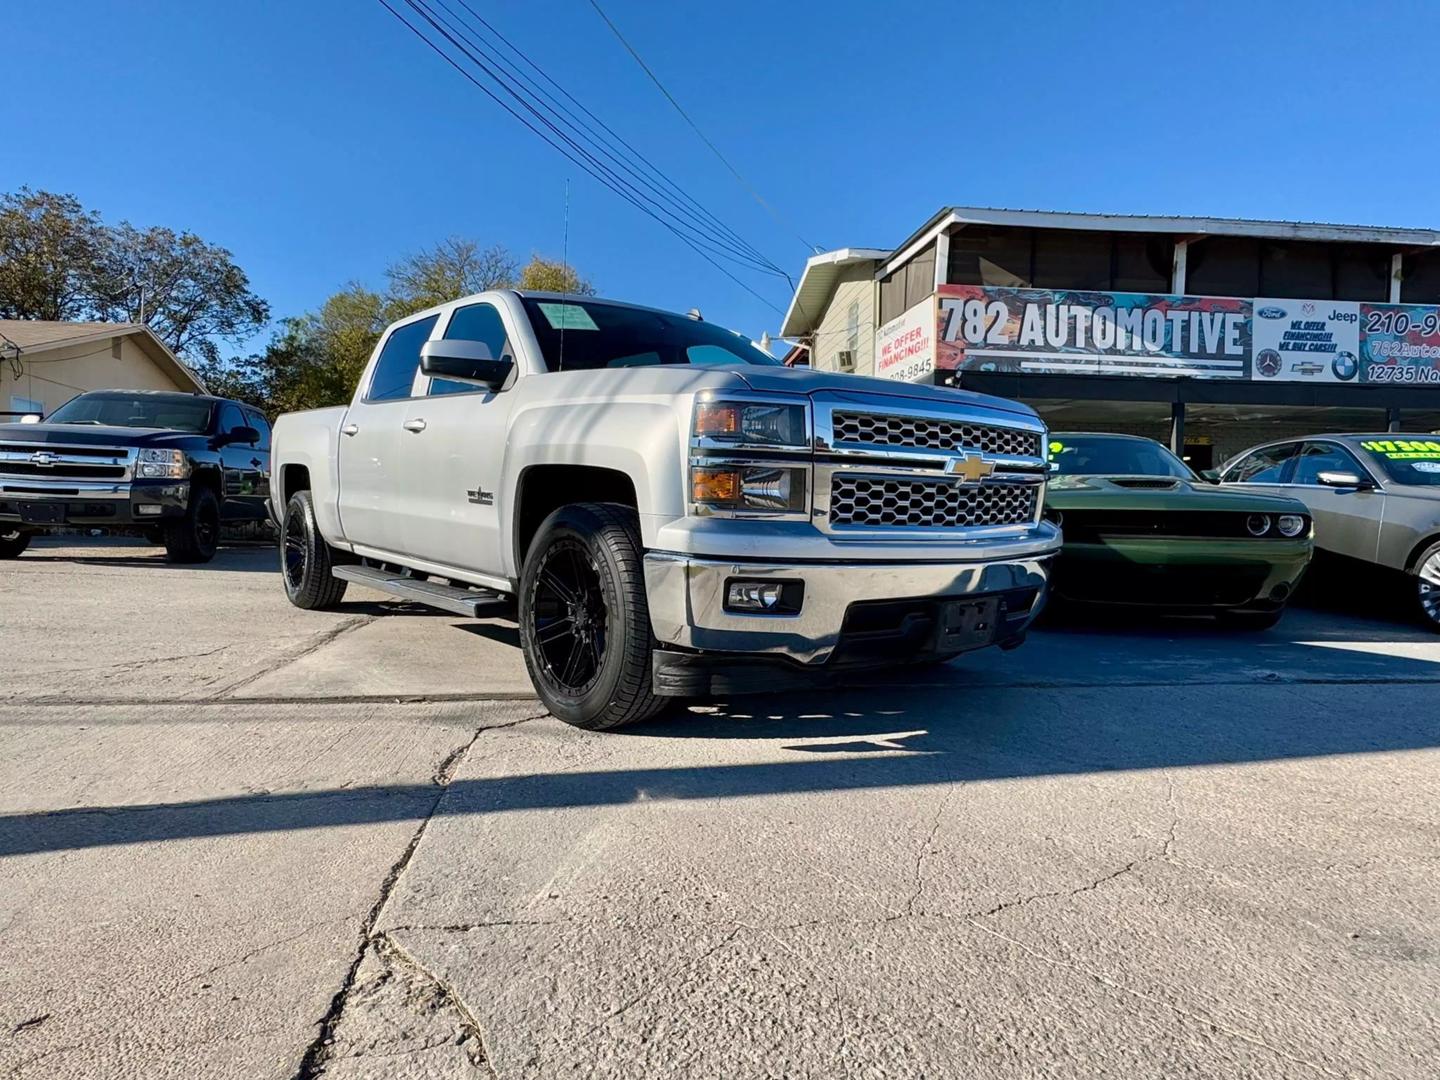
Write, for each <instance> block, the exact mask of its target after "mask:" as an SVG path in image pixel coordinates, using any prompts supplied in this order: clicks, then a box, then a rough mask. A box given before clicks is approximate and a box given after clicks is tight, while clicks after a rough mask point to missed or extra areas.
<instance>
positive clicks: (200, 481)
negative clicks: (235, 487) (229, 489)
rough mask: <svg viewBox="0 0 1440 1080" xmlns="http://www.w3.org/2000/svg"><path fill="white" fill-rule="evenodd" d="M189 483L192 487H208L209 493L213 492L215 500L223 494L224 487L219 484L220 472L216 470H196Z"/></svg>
mask: <svg viewBox="0 0 1440 1080" xmlns="http://www.w3.org/2000/svg"><path fill="white" fill-rule="evenodd" d="M190 483H191V485H192V486H199V487H208V488H209V489H210V490H211V491H213V492H215V497H216V498H217V499H218V498H220V497H221V496H222V495H223V493H224V487H223V485H222V484H221V483H220V470H218V469H213V468H199V469H196V470H195V473H194V475H193V476H192V477H191V480H190Z"/></svg>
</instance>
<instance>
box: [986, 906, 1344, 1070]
mask: <svg viewBox="0 0 1440 1080" xmlns="http://www.w3.org/2000/svg"><path fill="white" fill-rule="evenodd" d="M963 921H964V922H966V923H968V924H969V925H970V926H972V927H974V928H975V929H976V930H979V931H980V932H981V933H984V934H989V935H990V936H991V937H995V938H999V939H1000V940H1001V941H1004V942H1006V943H1007V944H1009V945H1011V946H1012V947H1014V948H1016V949H1019V950H1020V951H1021V952H1023V953H1024V954H1025V955H1026V956H1029V957H1031V958H1033V959H1035V960H1039V961H1040V962H1041V963H1043V964H1048V965H1049V966H1051V967H1059V968H1064V969H1065V970H1067V971H1072V972H1074V973H1076V974H1078V975H1085V976H1088V977H1089V978H1092V979H1094V980H1095V981H1096V982H1098V983H1100V984H1101V985H1102V986H1106V987H1108V988H1110V989H1111V990H1114V991H1115V992H1116V993H1120V994H1126V995H1128V996H1129V997H1133V998H1135V999H1136V1000H1138V1001H1143V1002H1146V1003H1147V1004H1150V1005H1153V1006H1156V1007H1158V1008H1161V1009H1168V1010H1169V1011H1170V1012H1173V1013H1175V1014H1176V1015H1178V1016H1183V1017H1185V1018H1186V1019H1188V1020H1194V1021H1196V1022H1197V1023H1201V1024H1206V1025H1208V1026H1209V1027H1210V1029H1211V1030H1212V1031H1215V1032H1218V1033H1220V1034H1222V1035H1226V1036H1228V1037H1230V1038H1232V1039H1239V1040H1240V1041H1242V1042H1246V1043H1249V1044H1250V1045H1251V1046H1255V1047H1258V1048H1260V1049H1262V1050H1266V1051H1268V1052H1270V1053H1272V1054H1275V1055H1276V1056H1278V1057H1282V1058H1284V1059H1285V1060H1286V1061H1289V1062H1292V1063H1293V1064H1296V1065H1303V1066H1304V1067H1305V1068H1308V1069H1313V1070H1315V1071H1316V1072H1318V1073H1320V1074H1322V1075H1324V1076H1332V1077H1336V1078H1337V1080H1338V1078H1340V1077H1341V1076H1343V1074H1341V1073H1337V1072H1334V1071H1333V1070H1331V1069H1328V1068H1326V1067H1325V1066H1324V1065H1322V1064H1320V1063H1319V1062H1316V1061H1311V1060H1309V1059H1307V1058H1302V1057H1300V1056H1298V1055H1296V1054H1292V1053H1290V1052H1289V1051H1287V1050H1283V1049H1281V1048H1280V1047H1278V1046H1273V1045H1271V1044H1270V1043H1268V1042H1266V1041H1265V1040H1264V1039H1262V1038H1261V1037H1260V1036H1259V1035H1256V1034H1255V1033H1254V1032H1251V1031H1245V1030H1244V1029H1242V1028H1236V1027H1231V1026H1229V1025H1227V1024H1223V1023H1221V1022H1220V1021H1219V1020H1217V1019H1216V1018H1215V1017H1213V1016H1210V1015H1208V1014H1206V1013H1203V1012H1199V1011H1197V1010H1194V1009H1187V1008H1185V1007H1184V1006H1182V1005H1177V1004H1176V1003H1175V1002H1173V1001H1166V1000H1164V999H1163V998H1157V997H1155V996H1154V995H1152V994H1146V993H1144V992H1143V991H1140V990H1136V989H1134V988H1133V987H1130V986H1125V985H1124V984H1122V983H1119V982H1116V981H1115V980H1114V979H1112V978H1110V977H1109V976H1108V975H1105V974H1104V973H1103V972H1100V971H1096V970H1095V969H1094V968H1089V967H1086V966H1084V965H1082V964H1075V963H1071V962H1070V961H1068V960H1065V959H1062V958H1060V957H1055V956H1050V955H1048V954H1046V953H1043V952H1040V951H1039V950H1038V949H1032V948H1031V947H1030V946H1029V945H1026V944H1025V943H1024V942H1023V941H1020V940H1019V939H1018V938H1014V937H1011V936H1010V935H1009V934H1005V933H1002V932H1001V931H999V930H996V929H995V928H994V927H992V926H987V925H986V924H985V923H982V922H979V921H978V920H976V919H974V918H965V919H964V920H963Z"/></svg>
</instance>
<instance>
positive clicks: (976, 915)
mask: <svg viewBox="0 0 1440 1080" xmlns="http://www.w3.org/2000/svg"><path fill="white" fill-rule="evenodd" d="M1142 861H1143V860H1139V859H1137V860H1133V861H1131V862H1128V863H1126V864H1125V865H1124V866H1122V867H1120V868H1119V869H1118V870H1112V871H1110V873H1108V874H1102V875H1101V876H1100V877H1098V878H1095V879H1094V880H1093V881H1088V882H1086V883H1085V884H1084V885H1081V886H1079V887H1077V888H1074V889H1053V890H1051V891H1050V892H1042V893H1034V894H1033V895H1030V896H1022V897H1020V898H1019V899H1017V900H1006V901H1004V902H1003V903H999V904H996V905H995V906H994V907H992V908H988V909H987V910H985V911H970V912H966V913H965V914H963V915H945V916H942V917H943V918H947V919H956V918H958V919H963V920H965V921H967V922H968V921H969V920H971V919H983V918H985V917H986V916H987V915H998V914H999V913H1000V912H1002V911H1009V910H1010V909H1011V908H1017V907H1024V906H1025V905H1026V904H1033V903H1035V901H1037V900H1050V899H1052V898H1054V897H1057V896H1064V897H1067V898H1068V897H1071V896H1079V895H1080V894H1081V893H1087V892H1094V891H1095V890H1096V889H1098V888H1099V887H1100V886H1101V885H1104V884H1105V883H1106V882H1107V881H1114V880H1115V879H1116V878H1118V877H1124V876H1125V875H1126V874H1128V873H1130V872H1131V871H1132V870H1134V869H1135V867H1137V866H1139V865H1140V863H1141V862H1142Z"/></svg>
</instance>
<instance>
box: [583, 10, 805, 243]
mask: <svg viewBox="0 0 1440 1080" xmlns="http://www.w3.org/2000/svg"><path fill="white" fill-rule="evenodd" d="M590 6H591V7H593V8H594V9H595V13H596V14H597V15H599V16H600V18H602V19H603V20H605V25H606V26H608V27H609V28H610V32H611V33H612V34H614V35H615V37H616V39H617V40H618V41H619V42H620V44H621V45H623V46H625V51H626V52H628V53H629V54H630V55H631V56H632V57H634V58H635V63H637V64H639V65H640V69H641V70H642V71H644V72H645V74H646V75H648V76H650V81H651V82H653V83H654V84H655V88H656V89H657V90H659V91H660V93H662V94H663V95H665V100H666V101H668V102H670V104H671V105H672V106H674V108H675V111H676V112H677V113H679V114H680V115H681V117H683V118H684V120H685V123H687V124H689V125H690V128H691V130H692V131H694V132H695V134H696V135H698V136H700V141H701V142H703V143H704V144H705V145H706V146H708V147H709V148H710V152H711V153H713V154H714V155H715V156H716V157H717V158H719V159H720V163H721V164H722V165H724V166H725V168H727V169H729V170H730V175H731V176H733V177H735V179H736V180H738V181H739V182H740V186H741V187H743V188H744V189H745V190H746V191H748V192H749V193H750V194H751V196H752V197H753V198H754V199H755V201H756V202H758V203H759V204H760V205H761V206H763V207H764V208H765V209H766V211H767V212H768V213H769V214H770V216H771V217H772V218H774V219H775V222H776V224H778V225H781V226H783V227H784V228H786V229H788V230H789V231H790V232H791V233H792V234H793V235H794V237H795V239H797V240H799V241H800V243H802V244H804V245H805V247H806V249H807V250H808V251H809V252H810V253H811V254H812V255H814V254H817V253H818V252H819V251H820V249H819V248H818V247H816V246H815V245H814V244H812V243H810V241H809V240H806V239H805V237H803V236H801V235H800V233H799V232H798V231H797V230H796V229H795V226H794V225H792V224H790V223H789V222H788V221H786V220H785V219H784V218H783V217H781V216H780V213H779V212H778V211H777V210H776V209H775V208H774V207H773V206H771V205H770V204H769V203H768V202H766V201H765V198H764V196H762V195H761V194H760V192H758V191H756V190H755V186H754V185H753V184H751V183H750V181H748V180H746V179H745V177H743V176H741V175H740V170H739V169H737V168H735V166H734V165H732V164H730V159H729V158H727V157H726V156H725V155H724V154H722V153H721V152H720V148H719V147H718V146H716V145H715V144H714V143H713V142H711V141H710V139H709V138H708V137H707V136H706V134H705V133H704V132H703V131H701V130H700V125H699V124H697V123H695V121H694V120H692V119H690V114H689V113H687V112H686V111H685V110H684V109H683V108H682V107H681V105H680V102H678V101H676V100H675V95H673V94H672V93H670V91H669V90H667V89H665V84H664V83H662V82H661V81H660V77H659V76H658V75H656V74H655V72H653V71H652V70H650V65H649V64H647V63H645V61H644V60H643V59H642V58H641V56H640V54H639V53H638V52H636V51H635V46H633V45H631V44H630V42H628V41H626V40H625V35H624V34H622V33H620V28H619V27H618V26H616V25H615V24H614V23H613V22H611V21H610V16H609V15H606V14H605V11H604V9H603V8H601V6H600V5H599V3H597V2H596V0H590Z"/></svg>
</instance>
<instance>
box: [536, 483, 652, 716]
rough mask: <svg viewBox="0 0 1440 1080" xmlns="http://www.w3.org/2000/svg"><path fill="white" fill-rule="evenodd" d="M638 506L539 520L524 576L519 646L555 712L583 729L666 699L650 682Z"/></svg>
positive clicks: (579, 508) (589, 506)
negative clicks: (636, 507)
mask: <svg viewBox="0 0 1440 1080" xmlns="http://www.w3.org/2000/svg"><path fill="white" fill-rule="evenodd" d="M643 559H644V549H643V548H642V547H641V543H640V523H639V518H638V517H637V516H636V514H635V511H634V510H632V509H630V508H629V507H625V506H619V505H616V504H613V503H577V504H576V505H574V506H562V507H561V508H560V509H559V510H556V511H555V512H554V513H553V514H551V515H550V516H549V517H548V518H546V519H545V521H544V522H543V523H542V524H541V526H540V530H539V532H538V533H537V534H536V536H535V540H534V542H533V543H532V544H531V545H530V550H529V552H528V553H527V554H526V556H525V568H524V570H523V571H522V573H521V577H520V644H521V647H522V648H523V650H524V653H525V666H526V668H527V669H528V670H529V672H530V680H531V682H533V683H534V684H535V689H536V690H537V691H538V692H539V694H540V700H541V701H543V702H544V703H545V707H546V708H547V709H549V710H550V711H551V712H552V713H553V714H554V715H555V716H557V717H559V718H560V719H561V720H564V721H565V722H566V723H567V724H572V725H574V726H575V727H579V728H585V729H586V730H588V731H609V730H612V729H614V728H618V727H621V726H623V725H625V724H634V723H638V722H639V721H641V720H646V719H649V718H650V717H652V716H654V715H655V714H656V713H658V712H659V711H660V710H661V709H662V708H664V706H665V704H666V699H665V698H659V697H656V696H655V694H654V692H653V689H652V685H651V653H652V652H653V650H654V648H655V639H654V637H653V636H652V634H651V632H650V607H649V604H648V602H647V600H646V596H645V570H644V563H643Z"/></svg>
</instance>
